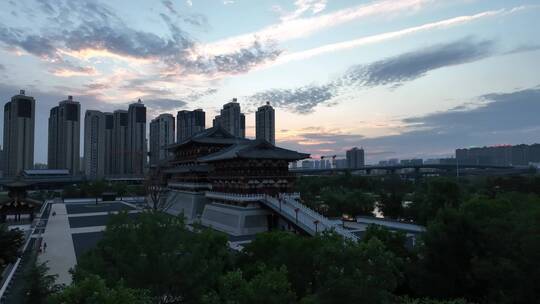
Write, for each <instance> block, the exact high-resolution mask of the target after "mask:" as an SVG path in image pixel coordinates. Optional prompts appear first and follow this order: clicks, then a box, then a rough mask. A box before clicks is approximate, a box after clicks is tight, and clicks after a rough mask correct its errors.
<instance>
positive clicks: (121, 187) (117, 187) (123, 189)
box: [112, 182, 128, 199]
mask: <svg viewBox="0 0 540 304" xmlns="http://www.w3.org/2000/svg"><path fill="white" fill-rule="evenodd" d="M112 189H113V191H114V192H116V195H118V196H119V197H120V199H122V197H123V196H125V195H126V193H127V189H128V187H127V184H126V183H124V182H116V183H114V184H112Z"/></svg>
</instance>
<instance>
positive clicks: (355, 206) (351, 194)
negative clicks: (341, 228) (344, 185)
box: [321, 188, 375, 217]
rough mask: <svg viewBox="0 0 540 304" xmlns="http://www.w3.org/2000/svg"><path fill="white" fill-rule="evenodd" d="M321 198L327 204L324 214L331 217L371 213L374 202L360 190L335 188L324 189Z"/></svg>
mask: <svg viewBox="0 0 540 304" xmlns="http://www.w3.org/2000/svg"><path fill="white" fill-rule="evenodd" d="M321 200H322V202H323V203H324V204H325V205H327V206H328V210H327V212H326V215H327V216H331V217H341V216H342V215H343V214H348V215H350V216H356V215H371V213H372V211H373V206H374V204H375V200H374V198H373V197H372V196H370V195H368V194H366V193H364V192H362V191H358V190H353V191H350V190H343V189H335V188H326V189H324V190H323V191H322V192H321Z"/></svg>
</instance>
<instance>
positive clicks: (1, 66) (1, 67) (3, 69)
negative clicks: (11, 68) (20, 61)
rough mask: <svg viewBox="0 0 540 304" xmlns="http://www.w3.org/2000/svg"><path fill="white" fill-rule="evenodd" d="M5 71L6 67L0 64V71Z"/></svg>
mask: <svg viewBox="0 0 540 304" xmlns="http://www.w3.org/2000/svg"><path fill="white" fill-rule="evenodd" d="M5 70H6V66H5V65H3V64H1V63H0V71H5Z"/></svg>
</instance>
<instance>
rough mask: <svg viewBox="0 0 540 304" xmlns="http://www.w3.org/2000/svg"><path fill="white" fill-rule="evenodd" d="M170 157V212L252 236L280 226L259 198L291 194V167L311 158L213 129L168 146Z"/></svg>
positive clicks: (219, 128)
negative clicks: (290, 165)
mask: <svg viewBox="0 0 540 304" xmlns="http://www.w3.org/2000/svg"><path fill="white" fill-rule="evenodd" d="M169 150H170V151H171V152H172V153H173V154H174V157H173V158H171V159H170V161H169V162H168V163H169V167H168V168H167V169H165V170H164V174H165V176H166V180H167V182H168V188H169V190H170V191H169V193H168V197H167V200H168V201H169V202H170V203H171V208H170V209H169V210H168V212H169V213H173V214H175V215H179V214H182V215H183V216H184V217H185V218H186V220H187V221H188V222H192V221H200V223H201V224H202V225H204V226H207V227H212V228H213V229H217V230H219V231H222V232H225V233H228V234H231V235H236V236H238V235H252V234H254V233H259V232H263V231H268V230H269V229H273V227H278V226H281V225H278V223H277V222H278V220H277V219H276V217H273V216H272V213H271V212H269V211H268V209H267V208H265V207H263V206H262V205H261V204H259V203H258V200H259V199H260V195H263V194H267V195H270V196H278V195H279V194H281V193H291V192H292V190H293V185H294V182H295V175H294V173H291V172H289V170H288V167H289V163H291V162H296V161H298V160H301V159H304V158H307V157H309V155H308V154H303V153H298V152H296V151H291V150H287V149H283V148H279V147H276V146H274V145H272V144H270V143H268V142H267V141H263V140H249V139H245V138H240V137H237V136H234V135H232V134H230V133H229V132H228V131H226V130H225V129H224V128H223V127H222V126H216V127H213V128H210V129H206V130H205V131H203V132H201V133H198V134H196V135H194V136H193V137H191V138H189V139H188V140H186V141H183V142H181V143H177V144H175V145H171V146H169Z"/></svg>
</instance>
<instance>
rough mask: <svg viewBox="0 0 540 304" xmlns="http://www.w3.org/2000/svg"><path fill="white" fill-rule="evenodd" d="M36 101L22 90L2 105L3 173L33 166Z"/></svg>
mask: <svg viewBox="0 0 540 304" xmlns="http://www.w3.org/2000/svg"><path fill="white" fill-rule="evenodd" d="M35 108H36V101H35V99H34V98H33V97H30V96H26V95H25V92H24V90H21V91H20V93H19V94H18V95H15V96H13V97H11V101H9V102H7V103H6V104H5V106H4V169H5V172H4V174H5V175H6V176H15V175H17V174H19V173H20V172H21V171H22V170H24V169H32V167H33V166H34V125H35Z"/></svg>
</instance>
